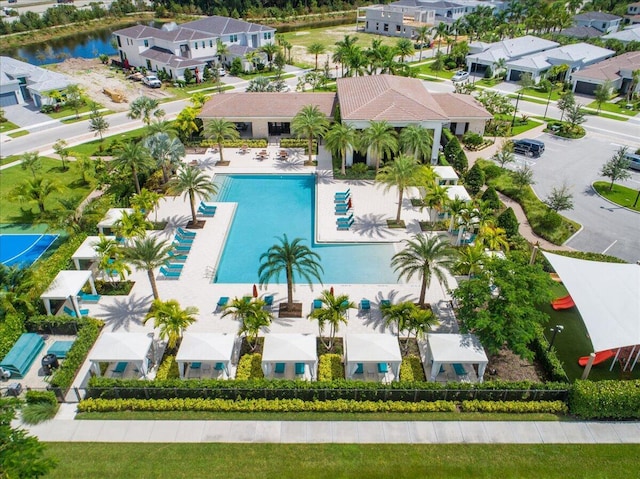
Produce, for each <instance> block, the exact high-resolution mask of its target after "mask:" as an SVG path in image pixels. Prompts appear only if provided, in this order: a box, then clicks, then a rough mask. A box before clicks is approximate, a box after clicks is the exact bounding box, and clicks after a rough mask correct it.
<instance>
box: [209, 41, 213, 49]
mask: <svg viewBox="0 0 640 479" xmlns="http://www.w3.org/2000/svg"><path fill="white" fill-rule="evenodd" d="M209 48H213V40H209Z"/></svg>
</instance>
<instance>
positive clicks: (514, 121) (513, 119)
mask: <svg viewBox="0 0 640 479" xmlns="http://www.w3.org/2000/svg"><path fill="white" fill-rule="evenodd" d="M521 95H522V93H520V92H518V96H517V97H516V107H515V109H514V110H513V118H512V119H511V129H512V130H513V125H514V124H515V123H516V113H518V103H520V96H521Z"/></svg>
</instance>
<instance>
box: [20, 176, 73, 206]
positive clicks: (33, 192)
mask: <svg viewBox="0 0 640 479" xmlns="http://www.w3.org/2000/svg"><path fill="white" fill-rule="evenodd" d="M62 191H64V188H63V187H62V186H61V185H60V184H59V183H57V182H56V181H52V180H49V179H47V178H42V177H36V178H27V179H26V180H24V181H23V182H22V183H20V184H19V185H18V186H16V187H15V188H13V189H12V190H11V191H10V193H9V198H10V199H13V200H16V201H18V202H19V203H31V202H35V203H36V204H37V205H38V209H39V210H40V213H41V214H43V213H45V212H46V210H45V205H44V202H45V200H46V199H47V197H48V196H49V195H51V194H52V193H60V192H62Z"/></svg>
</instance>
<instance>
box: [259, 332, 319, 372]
mask: <svg viewBox="0 0 640 479" xmlns="http://www.w3.org/2000/svg"><path fill="white" fill-rule="evenodd" d="M278 364H284V365H285V366H284V367H285V369H284V370H282V371H277V369H278V367H279V366H277V365H278ZM287 364H304V377H305V378H306V379H311V380H315V378H316V370H317V369H318V353H317V346H316V336H315V335H314V334H265V336H264V347H263V349H262V370H263V372H264V375H265V377H270V376H272V375H273V374H274V373H282V374H284V375H286V371H285V370H286V365H287ZM280 367H281V366H280ZM289 369H291V368H289Z"/></svg>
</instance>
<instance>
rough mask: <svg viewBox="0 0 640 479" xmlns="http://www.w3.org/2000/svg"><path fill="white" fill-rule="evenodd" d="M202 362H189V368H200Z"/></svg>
mask: <svg viewBox="0 0 640 479" xmlns="http://www.w3.org/2000/svg"><path fill="white" fill-rule="evenodd" d="M201 366H202V363H191V369H200V367H201Z"/></svg>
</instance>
